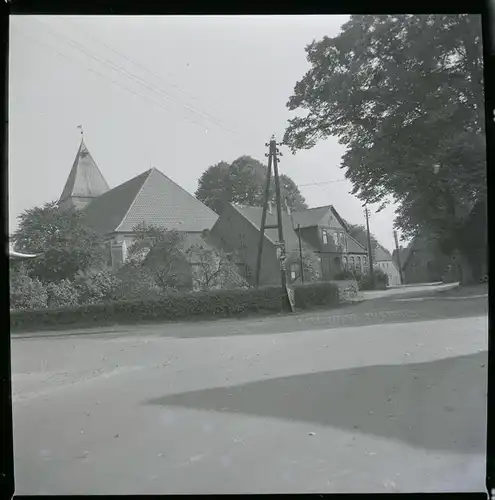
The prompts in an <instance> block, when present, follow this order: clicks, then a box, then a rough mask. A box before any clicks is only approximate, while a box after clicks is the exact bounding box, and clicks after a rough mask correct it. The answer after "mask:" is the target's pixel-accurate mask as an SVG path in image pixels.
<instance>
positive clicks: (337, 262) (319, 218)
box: [292, 205, 368, 280]
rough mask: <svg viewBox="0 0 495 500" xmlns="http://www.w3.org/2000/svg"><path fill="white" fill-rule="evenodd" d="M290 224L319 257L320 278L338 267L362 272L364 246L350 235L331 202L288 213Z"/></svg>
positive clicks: (365, 260) (365, 261)
mask: <svg viewBox="0 0 495 500" xmlns="http://www.w3.org/2000/svg"><path fill="white" fill-rule="evenodd" d="M292 219H293V223H294V227H295V228H296V230H297V231H299V232H300V233H301V238H302V239H303V240H304V241H305V242H306V243H308V244H309V245H311V247H312V248H313V249H314V250H315V252H316V253H317V254H318V256H319V257H320V259H321V268H322V274H323V278H324V279H326V280H331V279H333V278H334V276H335V275H336V274H338V273H339V272H341V271H342V270H344V269H346V270H352V271H357V272H360V273H363V272H365V271H366V270H367V268H368V262H367V252H366V249H365V248H364V247H363V246H362V245H361V244H360V243H359V242H358V241H357V240H355V239H354V238H353V237H352V236H351V235H349V234H348V228H347V225H346V223H345V221H344V220H343V219H342V217H341V216H340V215H339V213H338V212H337V210H336V209H335V207H333V205H328V206H323V207H316V208H310V209H308V210H302V211H299V212H294V213H293V214H292Z"/></svg>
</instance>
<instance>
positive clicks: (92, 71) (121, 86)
mask: <svg viewBox="0 0 495 500" xmlns="http://www.w3.org/2000/svg"><path fill="white" fill-rule="evenodd" d="M23 36H24V37H25V38H27V39H30V40H31V41H33V42H34V43H35V44H36V46H38V47H43V48H45V49H47V50H49V51H52V52H54V53H56V54H57V55H59V56H61V57H64V58H65V59H67V60H69V61H71V62H73V63H76V62H77V63H79V61H76V60H75V59H73V58H72V57H69V56H68V55H67V54H64V53H62V52H60V51H58V50H56V49H54V48H53V47H50V45H47V44H46V43H44V42H42V41H40V40H38V39H36V38H33V37H32V36H30V35H26V34H24V35H23ZM81 65H82V66H83V67H84V69H86V70H87V71H91V73H94V74H95V75H97V76H99V77H101V78H104V79H105V80H108V81H109V82H111V83H113V84H114V85H116V86H117V87H119V88H121V89H122V90H126V91H127V92H130V93H131V94H134V95H137V96H138V97H141V98H142V99H144V100H146V101H149V102H151V103H153V104H157V105H158V106H160V107H161V108H163V109H165V110H166V111H170V109H169V108H167V107H166V106H164V105H163V104H162V103H161V102H158V101H156V100H154V99H150V98H149V97H147V96H144V95H143V94H140V93H139V92H136V91H135V90H132V89H129V88H128V87H125V86H123V85H121V84H120V83H119V82H116V81H115V80H112V79H111V78H109V77H107V76H105V75H103V74H102V73H100V72H98V71H95V70H94V69H92V68H88V67H87V66H85V65H83V64H81ZM183 119H185V120H187V121H190V122H192V123H194V124H196V125H198V126H199V127H201V128H203V129H204V125H201V124H200V123H198V122H196V121H194V120H191V119H190V118H183Z"/></svg>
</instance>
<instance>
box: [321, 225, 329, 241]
mask: <svg viewBox="0 0 495 500" xmlns="http://www.w3.org/2000/svg"><path fill="white" fill-rule="evenodd" d="M321 237H322V239H323V244H324V245H328V233H327V232H326V231H325V230H324V229H323V231H322V232H321Z"/></svg>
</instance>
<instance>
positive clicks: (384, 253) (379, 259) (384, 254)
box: [373, 245, 401, 286]
mask: <svg viewBox="0 0 495 500" xmlns="http://www.w3.org/2000/svg"><path fill="white" fill-rule="evenodd" d="M373 268H374V269H381V270H382V271H383V272H384V273H385V274H386V275H387V276H388V284H389V285H390V286H396V285H400V284H401V282H400V273H399V268H398V267H397V265H396V264H395V262H394V260H393V258H392V254H391V253H390V252H389V251H388V250H387V249H386V248H383V247H382V246H381V245H378V246H377V247H376V249H375V252H374V259H373Z"/></svg>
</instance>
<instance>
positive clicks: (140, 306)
mask: <svg viewBox="0 0 495 500" xmlns="http://www.w3.org/2000/svg"><path fill="white" fill-rule="evenodd" d="M284 300H285V296H284V294H282V290H281V289H280V287H266V288H260V289H258V290H256V289H248V290H242V289H239V290H210V291H208V292H201V293H185V294H176V295H170V296H166V297H162V298H161V299H160V300H147V301H145V300H140V301H138V300H136V301H118V302H111V303H108V304H91V305H84V306H79V307H76V308H67V309H61V310H46V311H22V313H21V312H13V313H11V316H10V318H11V330H12V331H27V330H40V331H41V330H42V329H44V328H45V329H46V328H54V327H59V328H65V327H70V326H75V325H85V326H86V325H88V326H89V325H93V326H99V325H105V324H109V323H121V324H126V323H127V324H132V323H139V322H142V321H160V320H161V321H164V320H187V319H193V318H206V317H226V316H234V315H239V314H246V313H263V312H264V313H269V312H272V313H273V312H280V311H282V310H283V307H284Z"/></svg>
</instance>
